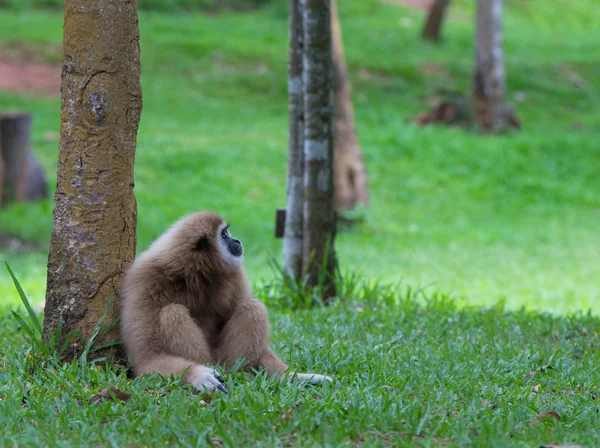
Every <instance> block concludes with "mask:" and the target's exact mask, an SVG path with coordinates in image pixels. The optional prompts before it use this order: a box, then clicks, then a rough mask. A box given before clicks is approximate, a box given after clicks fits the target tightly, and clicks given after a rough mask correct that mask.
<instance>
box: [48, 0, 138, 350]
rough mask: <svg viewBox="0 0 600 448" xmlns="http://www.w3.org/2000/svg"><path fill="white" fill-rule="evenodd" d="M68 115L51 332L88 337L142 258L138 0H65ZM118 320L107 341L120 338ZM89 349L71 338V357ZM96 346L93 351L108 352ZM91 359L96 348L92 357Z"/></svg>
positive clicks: (51, 274) (53, 256) (114, 310)
mask: <svg viewBox="0 0 600 448" xmlns="http://www.w3.org/2000/svg"><path fill="white" fill-rule="evenodd" d="M64 11H65V20H64V40H63V66H62V87H61V90H62V113H61V128H60V148H59V157H58V172H57V185H56V195H55V205H54V214H53V231H52V241H51V245H50V256H49V261H48V284H47V292H46V307H45V310H44V337H45V339H46V340H48V338H49V337H50V336H51V335H52V334H53V332H55V330H56V328H57V325H58V322H59V318H60V317H61V316H62V319H63V320H64V327H63V335H62V336H63V339H64V337H65V336H66V335H67V334H69V333H70V332H71V331H73V330H77V331H79V332H80V333H81V335H82V337H83V340H85V341H87V340H88V339H89V338H90V336H91V335H92V332H93V329H94V327H95V326H96V325H97V324H98V322H99V319H100V317H101V315H102V314H103V312H104V311H105V309H107V304H108V301H109V299H111V298H112V302H111V306H110V308H109V309H108V315H107V317H106V319H105V320H104V322H103V327H104V326H106V325H107V324H108V323H110V322H111V321H113V319H114V318H115V317H116V316H118V310H119V297H118V288H119V286H120V284H121V279H122V277H123V273H124V271H125V269H126V268H127V267H128V266H129V264H130V263H131V262H132V260H133V258H134V255H135V242H136V240H135V228H136V202H135V197H134V195H133V162H134V156H135V146H136V136H137V129H138V124H139V119H140V113H141V109H142V99H141V87H140V54H139V30H138V19H137V4H136V0H65V7H64ZM118 331H119V330H118V325H114V326H113V327H112V329H111V330H110V331H109V332H108V333H107V334H106V335H105V337H104V338H103V340H101V341H98V342H100V343H110V342H113V341H116V340H118V339H119V334H118ZM81 351H82V341H81V340H79V339H78V338H73V340H72V342H71V343H70V344H69V347H68V349H67V352H66V353H65V354H64V358H65V359H71V358H72V357H73V356H77V355H79V354H80V353H81ZM106 354H107V353H106V352H103V351H99V352H96V353H94V354H93V357H96V356H104V355H106ZM88 356H89V357H92V354H90V355H88Z"/></svg>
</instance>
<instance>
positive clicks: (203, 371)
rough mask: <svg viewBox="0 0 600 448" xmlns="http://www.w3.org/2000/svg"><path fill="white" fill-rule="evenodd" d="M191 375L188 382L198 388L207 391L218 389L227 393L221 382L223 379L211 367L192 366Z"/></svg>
mask: <svg viewBox="0 0 600 448" xmlns="http://www.w3.org/2000/svg"><path fill="white" fill-rule="evenodd" d="M192 375H193V376H192V377H191V378H190V384H191V385H192V386H194V387H195V388H196V389H198V390H207V391H209V392H213V391H217V390H220V391H221V392H223V393H225V394H226V393H227V389H225V388H224V387H223V385H222V384H221V383H222V382H223V381H224V380H223V377H222V376H221V375H219V374H218V373H217V372H215V370H214V369H213V368H211V367H206V366H196V367H194V373H193V374H192Z"/></svg>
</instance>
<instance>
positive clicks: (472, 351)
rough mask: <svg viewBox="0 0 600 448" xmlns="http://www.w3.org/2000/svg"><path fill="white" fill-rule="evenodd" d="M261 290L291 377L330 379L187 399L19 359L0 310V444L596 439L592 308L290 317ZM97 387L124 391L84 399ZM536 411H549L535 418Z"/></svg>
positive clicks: (377, 299) (396, 305)
mask: <svg viewBox="0 0 600 448" xmlns="http://www.w3.org/2000/svg"><path fill="white" fill-rule="evenodd" d="M261 298H263V300H266V301H267V302H268V303H269V304H270V305H271V308H272V309H273V310H274V313H273V317H274V319H273V332H274V346H275V348H276V350H277V351H278V352H279V354H280V355H281V356H282V357H284V358H285V359H287V360H288V361H289V362H290V363H291V365H292V366H294V367H296V368H298V369H300V370H304V371H307V370H308V371H315V372H326V373H329V374H332V375H333V376H334V377H335V380H334V382H333V383H332V384H325V385H323V386H320V387H304V386H300V385H297V384H292V385H287V384H283V385H282V384H279V383H278V381H277V380H273V379H270V378H267V377H265V375H264V374H260V375H257V376H250V377H249V378H247V379H244V378H243V377H242V376H241V374H240V373H231V374H227V375H226V385H227V388H228V391H229V393H228V395H227V396H221V397H218V398H215V399H213V400H212V401H210V402H209V404H208V405H207V406H202V405H201V403H200V402H201V399H202V398H203V396H202V395H198V393H197V392H194V390H193V389H192V388H191V387H190V386H187V385H181V384H179V383H178V382H177V381H176V380H167V379H161V378H159V377H142V378H137V379H134V380H130V379H127V378H126V377H125V375H124V373H123V372H122V370H120V368H118V367H113V368H111V369H106V368H103V367H99V366H94V365H90V364H77V363H73V364H66V365H60V364H57V363H56V362H52V361H49V360H48V358H44V357H43V356H41V355H36V354H33V355H32V354H30V353H27V351H26V348H27V347H28V344H27V342H26V340H25V338H24V335H23V331H22V330H21V331H19V329H18V328H17V327H16V325H15V322H14V321H13V320H10V319H8V318H6V317H0V333H1V336H2V337H5V338H6V340H8V341H10V344H9V346H8V347H6V348H5V349H4V350H5V353H4V355H3V356H4V361H3V363H4V368H2V369H0V381H1V383H2V384H3V386H1V387H0V400H1V401H0V419H1V420H2V423H3V435H2V437H1V438H0V440H2V441H3V442H4V444H3V446H11V445H18V446H93V445H98V446H128V445H131V444H133V445H134V446H158V445H170V444H177V445H178V446H231V447H236V446H254V445H261V446H347V445H350V446H353V445H357V446H363V445H364V446H382V445H385V446H440V445H442V444H443V445H444V446H481V447H484V446H485V447H489V446H498V447H500V446H501V447H510V446H532V447H534V446H535V447H538V446H541V445H550V444H554V443H556V444H581V445H584V446H598V444H599V443H600V432H599V431H598V429H597V426H598V425H597V422H598V409H599V408H598V403H597V402H598V391H599V386H600V380H599V377H598V372H597V371H598V365H600V340H599V337H598V332H597V331H598V328H599V326H600V321H599V320H598V319H597V318H595V317H590V316H589V315H583V314H580V315H578V316H573V317H556V316H552V315H549V314H535V313H530V312H523V311H517V312H509V311H504V310H503V309H502V308H501V307H492V308H485V309H470V308H461V309H459V308H457V307H456V306H455V305H454V304H453V303H452V302H450V301H448V300H447V299H445V298H443V297H439V296H438V297H434V296H429V297H426V296H423V295H421V294H415V293H404V294H399V292H398V291H395V290H391V289H389V288H388V289H386V288H381V287H371V293H369V294H368V295H367V296H366V297H364V298H363V300H361V301H356V300H355V301H338V302H337V303H336V304H335V305H333V306H332V307H330V308H328V309H313V310H307V311H297V312H294V313H293V314H291V313H289V312H288V311H285V310H284V309H282V308H281V307H278V306H277V303H276V301H274V298H269V297H264V296H263V297H261ZM0 367H2V364H1V363H0ZM109 386H114V387H117V388H119V389H120V390H122V391H124V392H126V393H129V394H131V395H132V398H131V399H130V400H129V401H127V402H126V403H125V404H121V403H112V402H103V403H101V404H94V405H90V404H88V399H89V398H90V397H91V396H92V395H93V394H96V393H98V392H100V391H101V390H103V389H106V388H107V387H109ZM206 401H209V400H206ZM544 412H546V413H547V412H555V413H557V414H558V416H559V419H555V418H552V417H548V418H546V419H541V418H538V417H537V416H538V415H539V414H541V413H544ZM536 418H537V420H538V421H536ZM536 423H537V424H536Z"/></svg>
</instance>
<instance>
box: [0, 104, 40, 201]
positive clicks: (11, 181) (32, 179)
mask: <svg viewBox="0 0 600 448" xmlns="http://www.w3.org/2000/svg"><path fill="white" fill-rule="evenodd" d="M0 149H1V151H0V156H1V157H0V159H3V164H4V167H5V178H4V184H3V187H4V196H0V202H2V198H3V200H4V202H10V201H27V200H36V199H43V198H47V197H48V183H47V181H46V176H45V175H44V171H43V170H42V168H41V167H40V165H39V163H38V162H37V160H35V157H34V156H33V153H32V150H31V115H29V114H21V113H18V114H17V113H15V114H3V115H0ZM0 191H2V187H0Z"/></svg>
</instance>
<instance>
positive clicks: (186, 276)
mask: <svg viewBox="0 0 600 448" xmlns="http://www.w3.org/2000/svg"><path fill="white" fill-rule="evenodd" d="M242 254H243V248H242V245H241V243H240V242H239V240H237V239H235V238H233V237H231V236H230V235H229V232H228V230H227V226H226V224H225V223H224V221H223V219H222V218H221V217H220V216H219V215H217V214H216V213H213V212H208V211H205V212H199V213H195V214H192V215H188V216H186V217H184V218H182V219H180V220H179V221H177V222H176V223H175V224H174V225H173V226H172V227H171V228H170V229H169V230H167V231H166V232H165V233H164V234H163V235H162V236H161V237H159V238H158V239H157V240H156V241H155V242H154V243H153V244H152V245H151V246H150V248H149V249H148V250H147V251H146V252H144V253H143V254H141V255H140V256H139V257H138V258H137V260H136V261H135V262H134V263H133V264H132V266H131V267H130V268H129V270H128V271H127V273H126V275H125V279H124V282H123V287H122V295H121V300H122V307H121V334H122V338H123V343H124V345H125V348H126V350H127V352H128V354H129V357H130V359H131V363H132V365H133V370H134V374H135V375H143V374H146V373H150V372H158V373H160V374H162V375H165V376H170V375H182V374H183V373H184V372H185V376H184V377H183V380H184V381H185V382H187V383H190V384H192V385H193V386H194V387H196V388H197V389H208V390H215V389H218V390H221V391H223V392H225V389H224V387H223V386H222V384H221V383H222V381H223V379H222V378H221V377H220V375H219V374H218V373H216V371H215V370H214V369H213V368H212V367H209V366H210V365H214V364H216V363H217V362H220V363H221V364H222V365H223V366H224V367H225V368H231V367H233V365H234V364H235V363H236V361H237V360H238V359H239V358H241V359H243V360H244V361H245V362H246V364H245V367H246V368H248V369H252V368H260V367H262V368H264V369H266V371H267V372H268V373H269V374H270V375H271V374H277V375H279V376H283V375H284V374H286V373H287V374H288V375H289V378H296V379H299V380H304V381H310V382H311V383H318V382H320V381H323V380H327V381H331V379H330V378H329V377H326V376H324V375H317V374H310V373H304V374H302V373H295V374H294V373H293V372H286V371H287V368H288V366H287V365H286V364H285V363H284V362H283V361H282V360H281V359H279V358H278V357H277V355H276V354H275V353H274V352H273V351H272V350H271V348H270V347H269V333H270V327H269V319H268V314H267V309H266V307H265V306H264V305H263V304H262V302H260V301H258V300H256V299H254V298H253V297H252V292H251V290H250V285H249V283H248V280H247V278H246V274H245V273H244V270H243V268H242V258H243V256H242ZM186 370H187V371H186Z"/></svg>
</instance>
